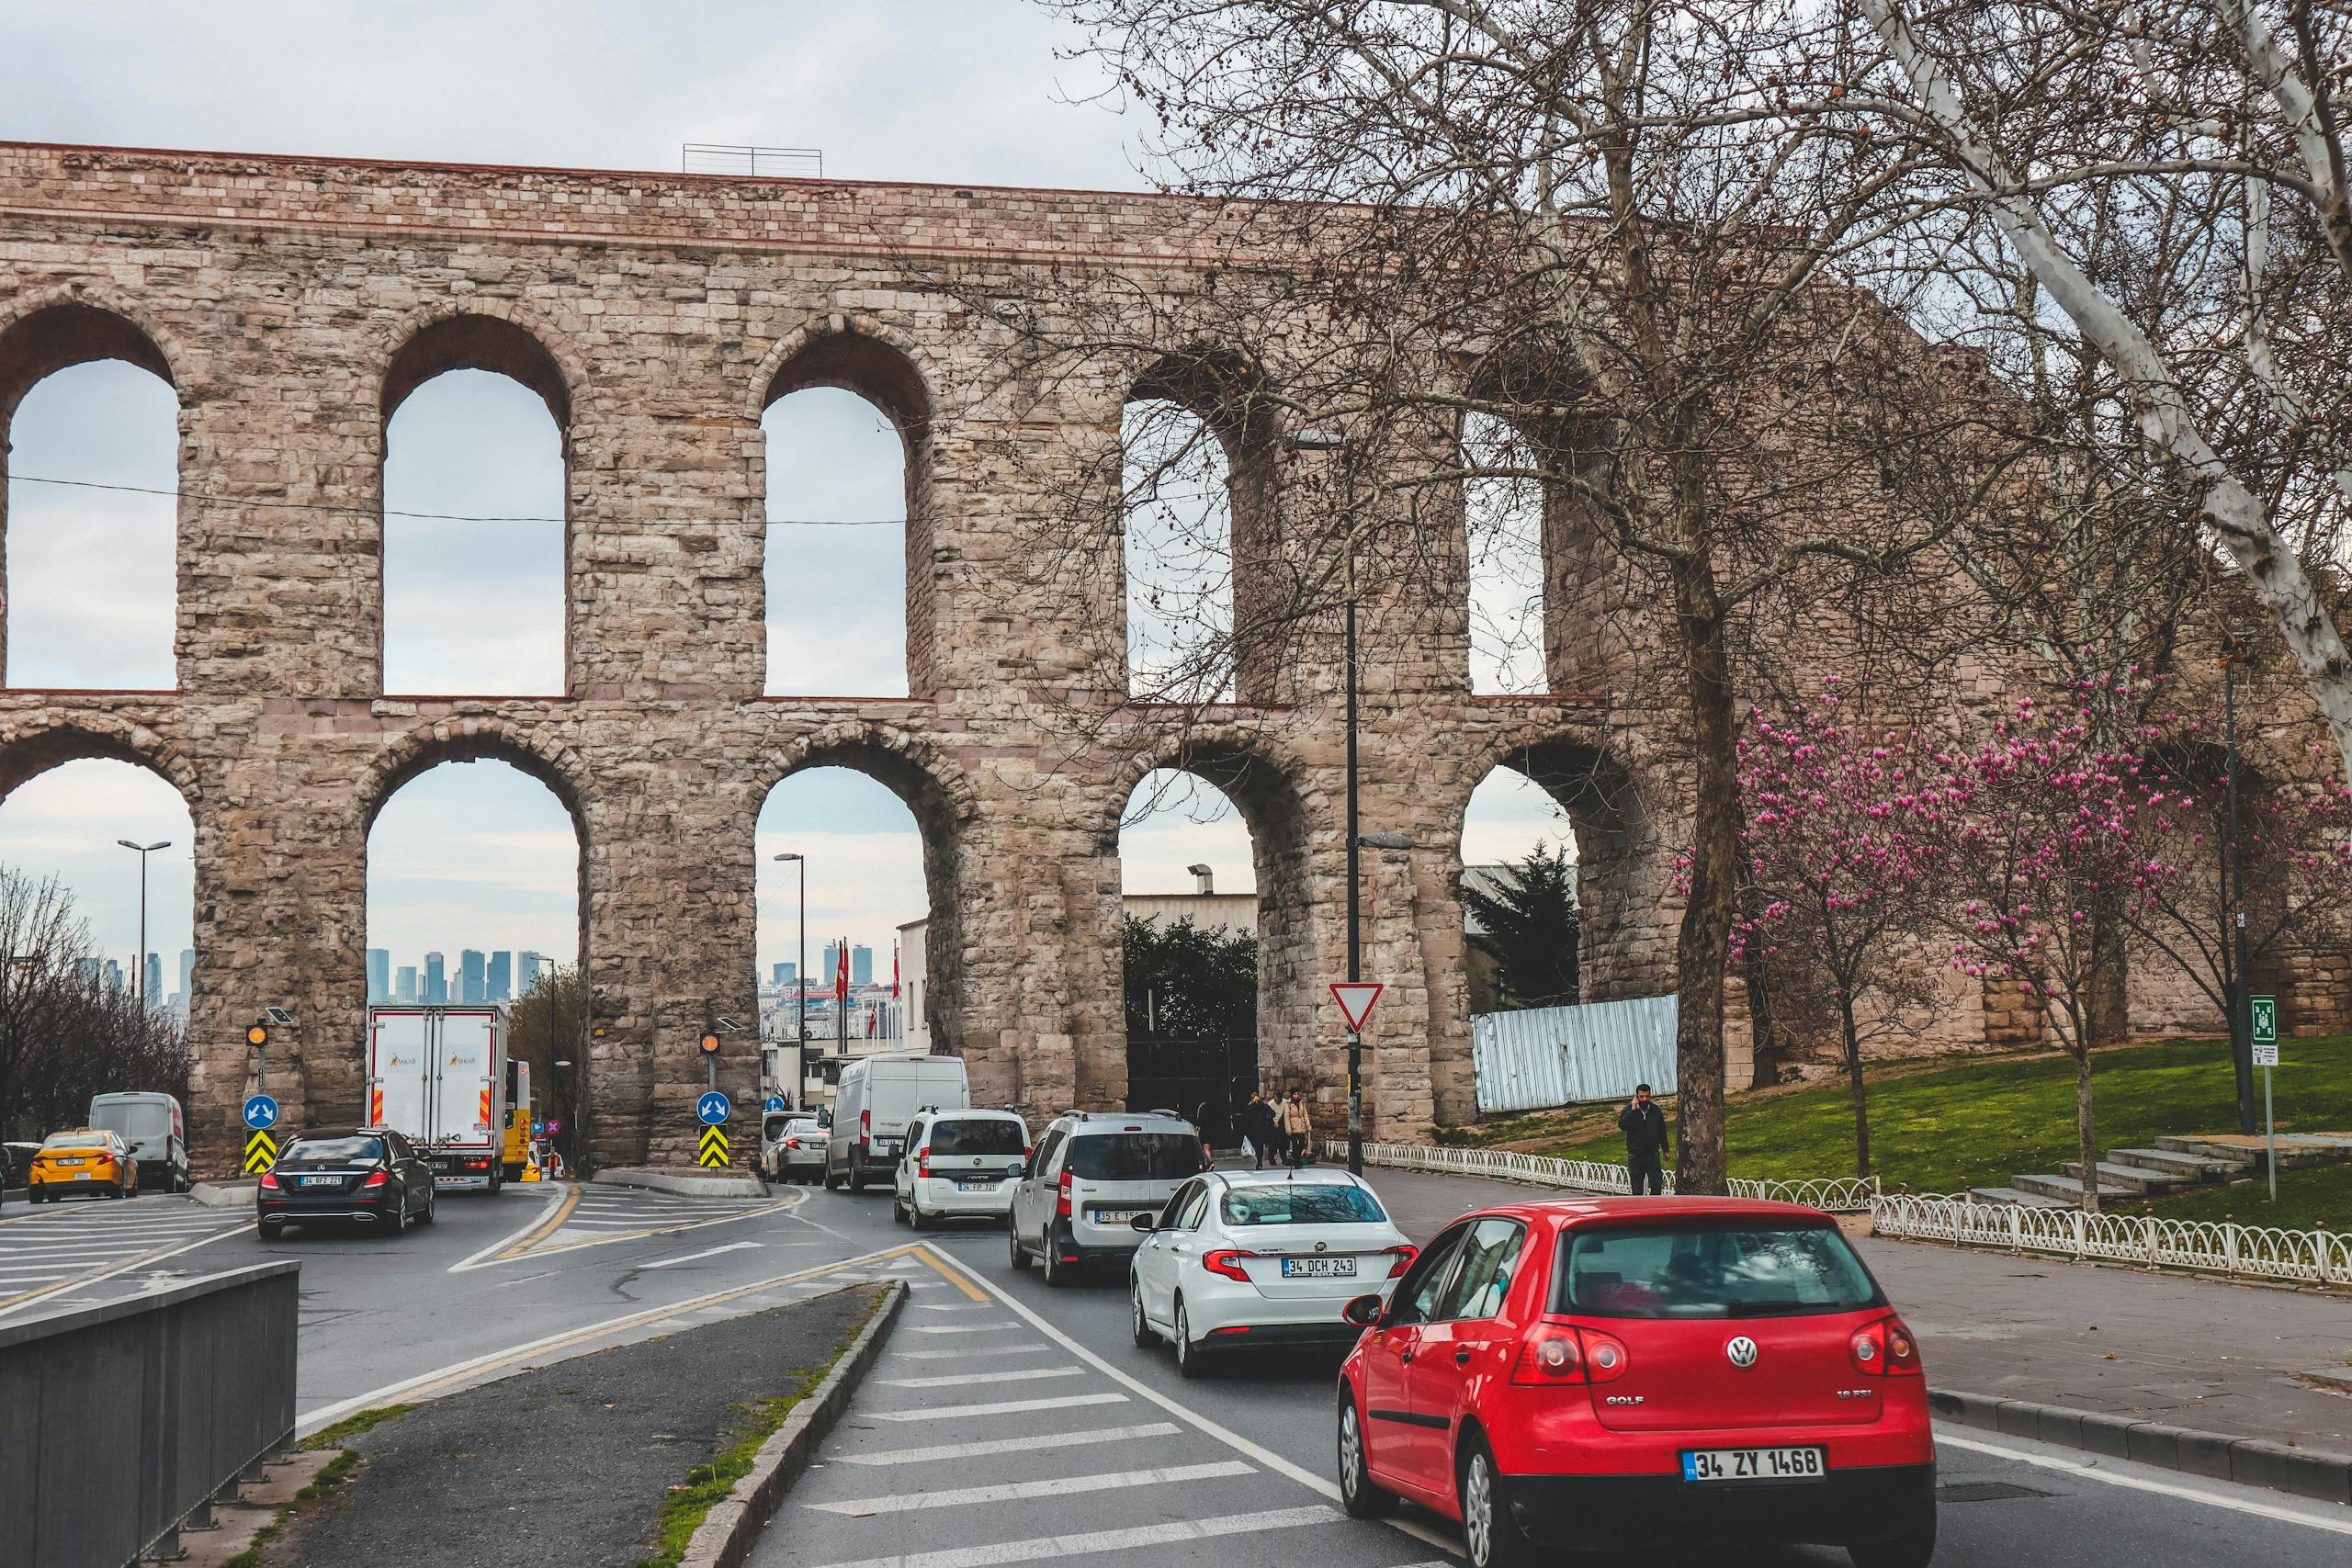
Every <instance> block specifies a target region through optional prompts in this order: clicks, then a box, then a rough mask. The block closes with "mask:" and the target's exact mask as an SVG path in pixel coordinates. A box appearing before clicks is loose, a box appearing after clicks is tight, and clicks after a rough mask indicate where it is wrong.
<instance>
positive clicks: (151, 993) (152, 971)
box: [142, 953, 164, 1008]
mask: <svg viewBox="0 0 2352 1568" xmlns="http://www.w3.org/2000/svg"><path fill="white" fill-rule="evenodd" d="M142 995H143V996H144V997H145V998H146V1002H147V1005H148V1006H149V1007H151V1008H159V1007H162V1006H163V1005H164V955H163V954H162V953H149V954H148V955H147V989H146V990H145V991H144V992H143V993H142Z"/></svg>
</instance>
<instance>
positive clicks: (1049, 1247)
mask: <svg viewBox="0 0 2352 1568" xmlns="http://www.w3.org/2000/svg"><path fill="white" fill-rule="evenodd" d="M1037 1250H1038V1251H1040V1252H1042V1253H1044V1254H1045V1256H1046V1284H1047V1285H1048V1286H1050V1287H1052V1288H1053V1289H1055V1290H1057V1291H1058V1290H1060V1289H1061V1288H1062V1287H1063V1286H1064V1285H1067V1284H1069V1269H1068V1268H1066V1267H1065V1266H1064V1265H1063V1263H1062V1249H1061V1248H1060V1247H1056V1246H1055V1245H1054V1237H1053V1234H1052V1233H1051V1232H1047V1233H1046V1235H1041V1236H1039V1237H1038V1238H1037Z"/></svg>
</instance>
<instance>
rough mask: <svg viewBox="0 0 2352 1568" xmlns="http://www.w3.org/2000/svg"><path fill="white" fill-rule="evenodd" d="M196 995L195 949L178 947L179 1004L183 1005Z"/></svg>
mask: <svg viewBox="0 0 2352 1568" xmlns="http://www.w3.org/2000/svg"><path fill="white" fill-rule="evenodd" d="M195 996H196V949H194V948H192V947H183V948H181V949H180V1004H181V1005H182V1006H183V1007H185V1006H186V1005H187V1003H188V1002H189V1001H190V1000H192V999H193V998H195Z"/></svg>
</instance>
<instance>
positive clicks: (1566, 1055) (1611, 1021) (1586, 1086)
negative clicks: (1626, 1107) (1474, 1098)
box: [1470, 997, 1676, 1111]
mask: <svg viewBox="0 0 2352 1568" xmlns="http://www.w3.org/2000/svg"><path fill="white" fill-rule="evenodd" d="M1675 1022H1676V1004H1675V999H1674V998H1672V997H1635V998H1631V999H1629V1000H1626V1001H1620V1002H1586V1003H1583V1004H1582V1005H1580V1006H1577V1007H1566V1008H1528V1009H1526V1010H1523V1011H1519V1012H1482V1013H1478V1014H1476V1015H1475V1016H1474V1017H1473V1018H1472V1019H1471V1020H1470V1066H1471V1069H1472V1071H1473V1073H1474V1074H1475V1075H1476V1080H1477V1091H1478V1109H1479V1110H1480V1111H1533V1110H1537V1109H1539V1108H1541V1107H1544V1106H1549V1105H1573V1104H1576V1103H1577V1101H1579V1100H1628V1099H1631V1098H1632V1097H1633V1093H1634V1085H1635V1084H1637V1083H1645V1084H1648V1085H1649V1086H1650V1087H1651V1088H1652V1089H1656V1090H1657V1092H1658V1093H1660V1094H1672V1093H1673V1092H1674V1030H1675Z"/></svg>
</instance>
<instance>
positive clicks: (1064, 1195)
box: [1054, 1170, 1069, 1220]
mask: <svg viewBox="0 0 2352 1568" xmlns="http://www.w3.org/2000/svg"><path fill="white" fill-rule="evenodd" d="M1054 1217H1055V1218H1056V1219H1061V1220H1066V1219H1069V1171H1067V1170H1065V1171H1063V1172H1062V1179H1061V1181H1060V1184H1059V1185H1057V1187H1055V1189H1054Z"/></svg>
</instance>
